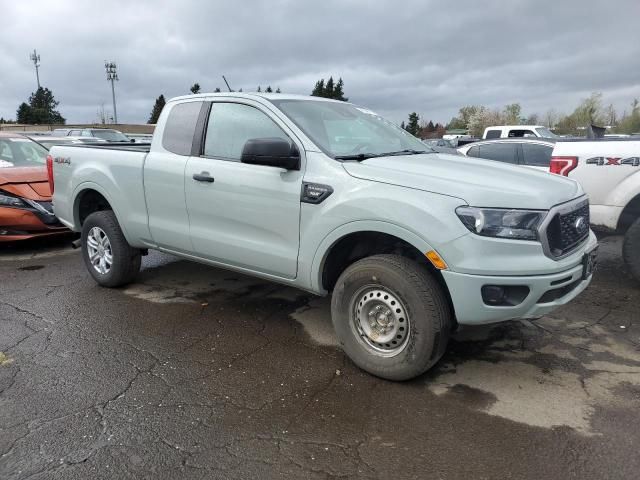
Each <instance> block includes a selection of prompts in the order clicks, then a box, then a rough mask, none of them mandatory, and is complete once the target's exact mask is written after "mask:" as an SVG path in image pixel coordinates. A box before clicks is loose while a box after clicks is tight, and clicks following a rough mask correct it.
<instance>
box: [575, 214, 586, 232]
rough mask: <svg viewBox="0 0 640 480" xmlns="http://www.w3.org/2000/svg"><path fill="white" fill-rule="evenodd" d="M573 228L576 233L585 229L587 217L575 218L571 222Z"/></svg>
mask: <svg viewBox="0 0 640 480" xmlns="http://www.w3.org/2000/svg"><path fill="white" fill-rule="evenodd" d="M573 228H574V229H575V231H576V232H578V233H583V232H584V231H585V230H586V229H587V219H586V218H584V217H578V218H576V221H575V222H574V224H573Z"/></svg>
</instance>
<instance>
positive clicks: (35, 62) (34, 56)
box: [29, 48, 40, 89]
mask: <svg viewBox="0 0 640 480" xmlns="http://www.w3.org/2000/svg"><path fill="white" fill-rule="evenodd" d="M29 58H30V59H31V61H32V62H33V65H34V66H35V67H36V80H37V81H38V89H40V73H39V72H38V68H40V55H38V52H36V49H35V48H34V49H33V53H32V54H31V55H30V56H29Z"/></svg>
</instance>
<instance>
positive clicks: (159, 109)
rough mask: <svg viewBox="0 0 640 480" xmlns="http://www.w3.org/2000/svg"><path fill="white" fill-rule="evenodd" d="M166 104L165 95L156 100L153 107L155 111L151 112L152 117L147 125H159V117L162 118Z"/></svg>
mask: <svg viewBox="0 0 640 480" xmlns="http://www.w3.org/2000/svg"><path fill="white" fill-rule="evenodd" d="M165 103H166V102H165V99H164V95H162V94H161V95H160V96H159V97H158V98H156V103H155V104H154V105H153V110H151V116H150V117H149V121H148V122H147V123H158V117H159V116H160V113H161V112H162V109H163V108H164V104H165Z"/></svg>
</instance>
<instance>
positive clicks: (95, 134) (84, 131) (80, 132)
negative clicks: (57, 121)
mask: <svg viewBox="0 0 640 480" xmlns="http://www.w3.org/2000/svg"><path fill="white" fill-rule="evenodd" d="M58 130H60V131H62V130H67V129H56V130H54V131H53V132H54V133H56V132H57V131H58ZM67 136H71V137H79V138H98V139H101V140H105V141H107V142H112V143H115V142H119V143H125V142H127V143H129V142H132V140H131V139H130V138H128V137H127V136H126V135H125V134H124V133H122V132H121V131H120V130H115V129H113V128H70V129H68V130H67Z"/></svg>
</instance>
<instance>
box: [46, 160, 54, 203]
mask: <svg viewBox="0 0 640 480" xmlns="http://www.w3.org/2000/svg"><path fill="white" fill-rule="evenodd" d="M47 178H48V180H49V188H50V189H51V195H53V157H52V156H51V155H47Z"/></svg>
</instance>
